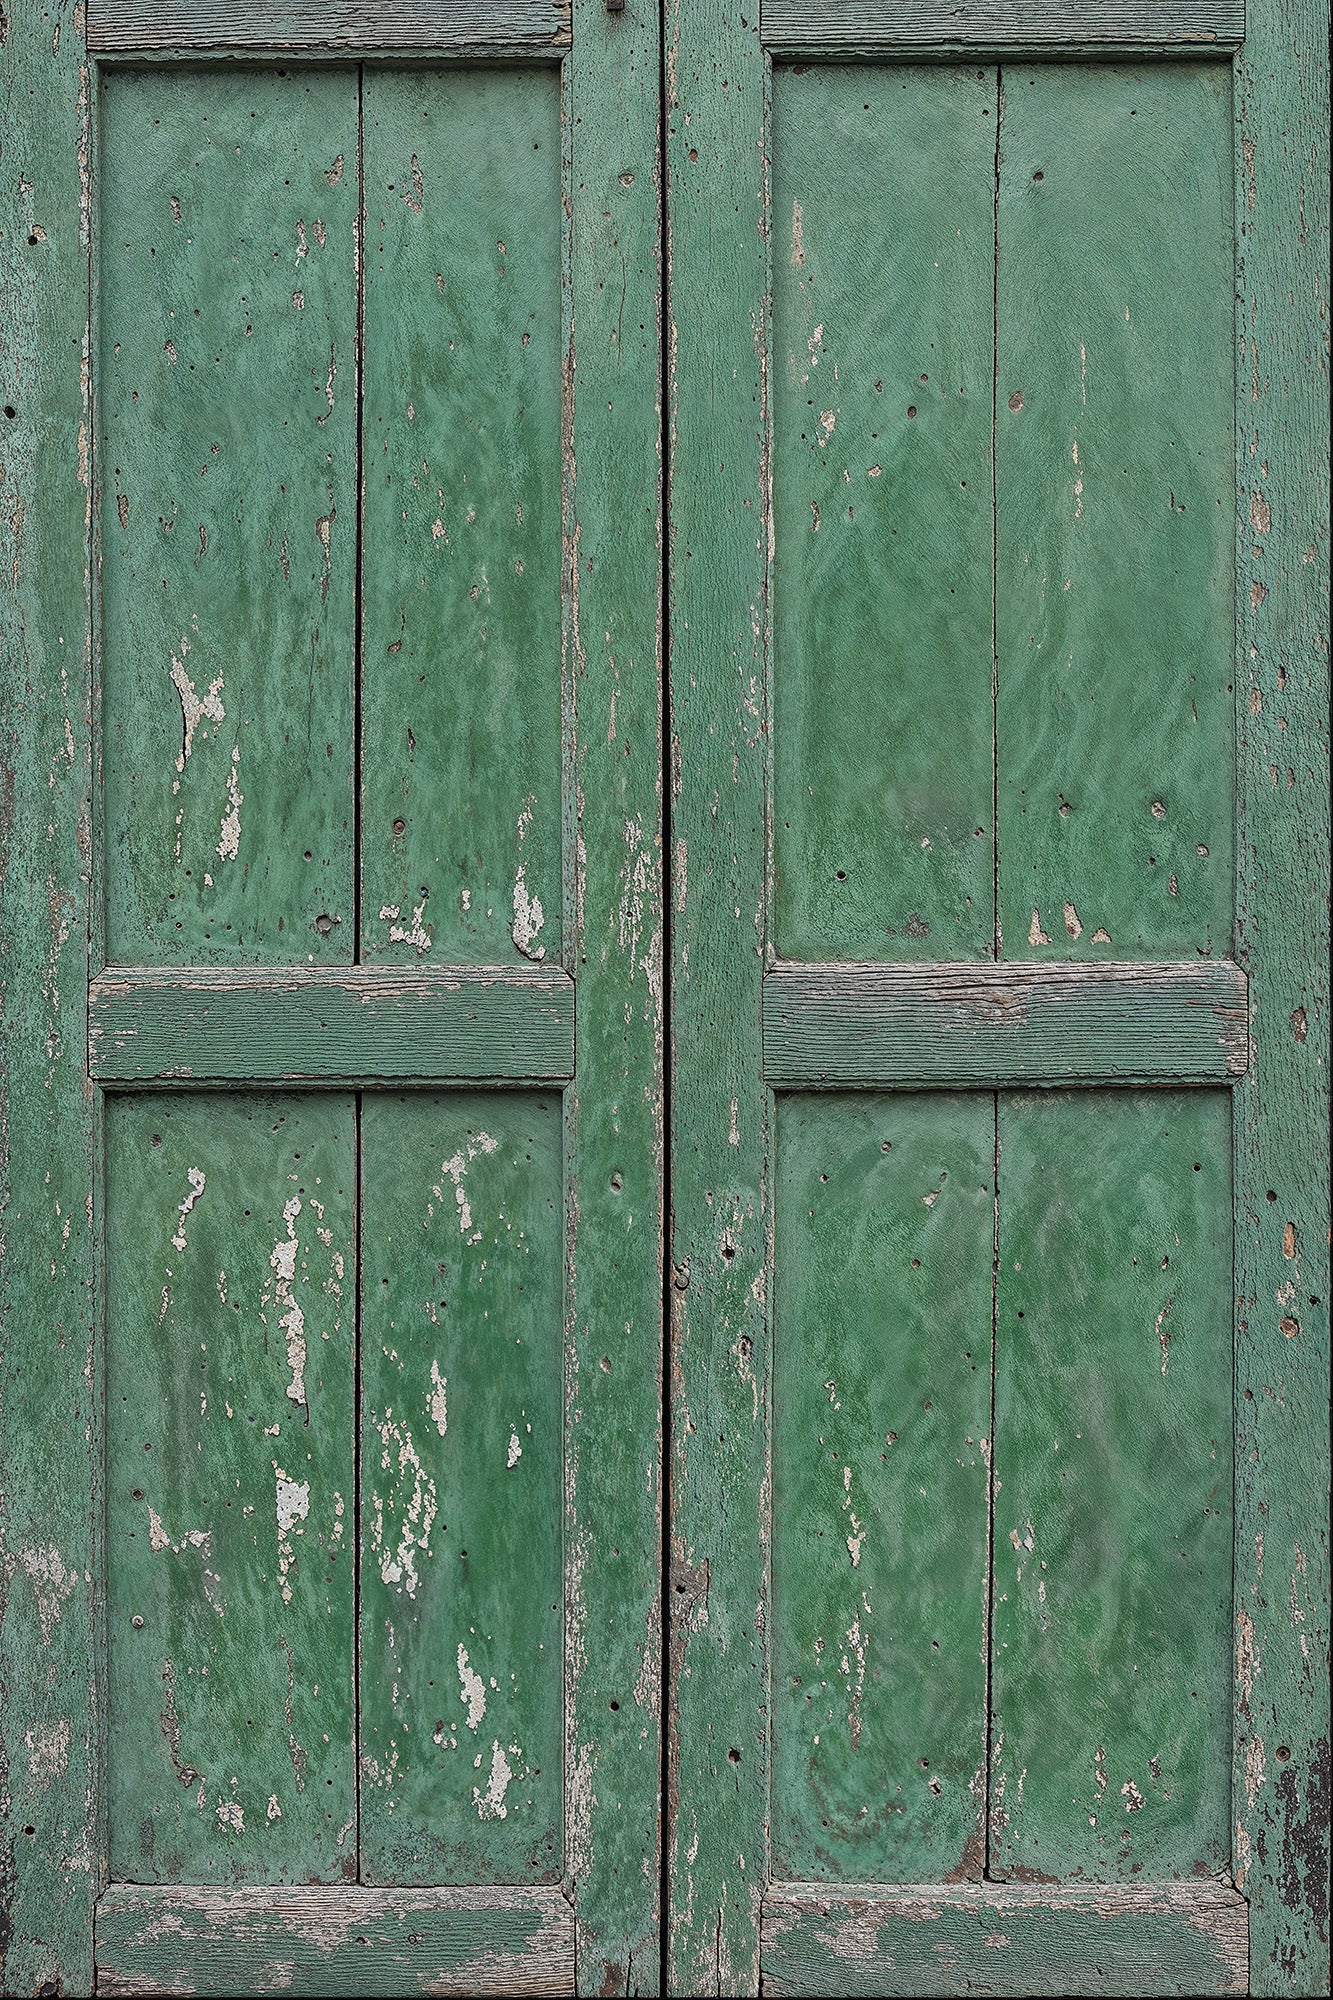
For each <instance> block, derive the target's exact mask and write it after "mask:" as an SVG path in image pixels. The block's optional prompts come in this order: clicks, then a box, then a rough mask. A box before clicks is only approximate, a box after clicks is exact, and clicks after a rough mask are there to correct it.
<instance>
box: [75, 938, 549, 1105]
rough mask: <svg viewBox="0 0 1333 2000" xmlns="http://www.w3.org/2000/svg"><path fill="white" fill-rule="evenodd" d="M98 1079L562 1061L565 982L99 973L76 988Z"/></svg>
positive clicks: (476, 970) (507, 974)
mask: <svg viewBox="0 0 1333 2000" xmlns="http://www.w3.org/2000/svg"><path fill="white" fill-rule="evenodd" d="M89 1010H90V1011H89V1030H88V1061H89V1068H90V1071H91V1073H92V1075H93V1076H95V1077H96V1078H97V1080H98V1081H99V1082H100V1083H104V1084H107V1083H117V1084H125V1083H145V1082H151V1081H154V1080H157V1079H163V1078H168V1077H170V1078H176V1079H179V1080H181V1081H189V1082H193V1083H226V1082H242V1081H245V1080H250V1081H256V1082H281V1081H295V1080H298V1079H299V1080H301V1081H306V1082H312V1083H320V1082H322V1083H337V1082H339V1081H348V1080H351V1081H357V1080H359V1079H363V1078H364V1079H365V1080H366V1081H372V1080H375V1079H381V1080H385V1081H394V1082H399V1081H406V1080H409V1079H413V1078H415V1079H419V1080H420V1081H422V1082H443V1081H444V1080H445V1079H446V1078H450V1077H457V1078H460V1079H464V1078H466V1079H473V1078H477V1079H480V1078H484V1077H497V1078H498V1077H510V1078H514V1079H515V1080H520V1079H522V1080H527V1079H531V1080H533V1081H538V1082H544V1081H546V1080H547V1079H551V1078H558V1077H568V1076H572V1075H573V1073H574V982H573V980H572V979H571V978H570V976H569V974H568V973H567V972H562V971H560V970H559V969H558V968H557V967H554V966H552V967H550V968H547V967H545V966H542V967H538V966H530V967H522V968H520V969H517V970H506V969H502V968H500V967H475V966H459V967H454V968H451V969H450V970H449V971H448V972H446V971H444V970H443V968H441V969H440V970H438V971H431V972H417V971H414V970H407V969H404V970H402V971H399V970H398V969H396V968H394V969H389V968H387V967H383V968H381V967H373V966H367V967H359V966H358V967H356V968H355V969H353V968H348V970H346V971H345V972H343V973H340V974H334V975H333V976H330V975H328V974H326V973H320V972H307V971H301V970H293V971H291V972H286V971H264V972H258V971H256V972H236V973H226V972H221V971H219V972H207V971H198V970H194V969H183V970H182V971H180V972H160V971H155V970H153V969H152V968H142V969H136V970H132V971H131V970H125V971H114V972H107V973H104V974H103V975H102V977H101V978H100V979H97V980H95V981H94V982H93V984H92V987H91V989H90V995H89Z"/></svg>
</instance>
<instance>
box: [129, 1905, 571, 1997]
mask: <svg viewBox="0 0 1333 2000" xmlns="http://www.w3.org/2000/svg"><path fill="white" fill-rule="evenodd" d="M95 1921H96V1964H97V1990H98V1992H99V1993H208V1994H243V1993H257V1992H269V1991H273V1990H285V1991H289V1992H298V1993H299V1992H305V1993H311V1994H314V1993H323V1992H328V1991H330V1990H336V1991H338V1992H346V1993H350V1992H355V1991H359V1992H362V1993H365V1994H367V1995H374V1994H386V1995H388V1994H405V1993H433V1994H444V1995H465V1994H489V1993H496V1994H517V1995H524V1994H563V1993H572V1992H573V1991H574V1913H573V1910H572V1908H571V1907H570V1905H569V1903H568V1901H567V1900H566V1898H565V1897H564V1895H563V1894H562V1892H561V1891H560V1890H559V1889H555V1888H551V1889H542V1888H533V1889H513V1888H494V1889H491V1888H487V1889H363V1888H356V1887H353V1886H351V1885H345V1886H344V1885H338V1886H329V1887H324V1888H308V1889H280V1888H260V1889H185V1888H175V1887H151V1888H139V1887H133V1886H128V1885H126V1886H121V1885H113V1886H112V1887H110V1888H109V1889H107V1890H106V1891H105V1892H104V1893H103V1895H102V1897H101V1899H100V1901H99V1902H98V1905H97V1912H96V1920H95ZM279 1975H281V1986H280V1988H279V1985H278V1978H279ZM330 1976H334V1977H336V1981H337V1984H336V1986H335V1987H332V1988H331V1987H330V1986H329V1985H328V1984H326V1983H325V1982H326V1981H327V1980H328V1978H329V1977H330Z"/></svg>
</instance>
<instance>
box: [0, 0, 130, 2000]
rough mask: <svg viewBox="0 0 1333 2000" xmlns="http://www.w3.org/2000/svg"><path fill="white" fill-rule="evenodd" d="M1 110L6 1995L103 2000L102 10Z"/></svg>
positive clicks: (60, 23) (61, 24)
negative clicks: (94, 205) (91, 680)
mask: <svg viewBox="0 0 1333 2000" xmlns="http://www.w3.org/2000/svg"><path fill="white" fill-rule="evenodd" d="M0 99H2V101H3V103H4V107H5V110H4V136H3V140H2V141H0V163H2V170H3V177H4V186H5V189H6V200H5V208H4V216H3V220H2V221H0V270H2V271H3V282H2V283H0V524H2V525H0V1008H2V1009H3V1039H4V1063H3V1067H2V1069H0V1454H2V1455H3V1462H4V1480H3V1487H2V1488H0V1988H3V1990H4V1991H5V1992H8V1993H36V1992H40V1991H41V1990H42V1989H43V1988H44V1987H45V1988H46V1990H48V1991H50V1992H56V1991H65V1992H87V1991H89V1990H90V1988H91V1982H92V1906H93V1899H94V1897H95V1896H96V1895H97V1893H98V1890H99V1889H100V1887H101V1885H102V1881H103V1879H104V1870H105V1855H104V1839H105V1820H104V1815H103V1809H102V1794H101V1758H100V1745H99V1743H98V1740H97V1731H98V1728H99V1723H100V1718H99V1708H98V1695H97V1689H96V1680H95V1676H96V1672H97V1668H98V1664H99V1635H100V1631H101V1614H100V1607H99V1606H98V1602H97V1588H98V1587H97V1586H96V1585H95V1584H94V1581H93V1579H94V1576H95V1574H96V1572H97V1567H98V1564H97V1554H96V1552H97V1545H98V1539H99V1538H98V1534H97V1528H96V1520H97V1505H98V1495H97V1490H96V1483H97V1475H96V1464H97V1452H98V1439H99V1431H98V1417H97V1412H96V1409H95V1408H94V1404H93V1397H94V1384H95V1383H96V1380H97V1358H96V1353H95V1348H94V1330H93V1310H92V1307H93V1302H92V1294H91V1281H92V1243H91V1235H92V1216H91V1212H90V1205H89V1193H90V1189H91V1164H92V1163H91V1152H92V1142H91V1122H92V1121H91V1108H92V1107H91V1101H90V1098H89V1093H88V1087H87V1082H86V1078H85V1075H84V1057H85V1049H86V1020H87V972H88V847H89V816H88V806H89V736H88V698H89V697H88V670H89V657H88V646H89V570H88V517H89V506H90V483H89V482H90V466H89V434H90V411H89V406H88V397H89V380H88V365H87V364H88V348H87V325H88V199H89V182H88V149H89V129H88V127H89V112H88V70H87V63H86V56H85V46H84V17H83V9H82V7H80V6H74V5H69V4H66V0H51V4H47V5H40V4H34V5H30V6H25V7H23V8H21V9H19V8H15V9H10V10H8V11H7V14H6V19H5V32H4V34H3V36H0Z"/></svg>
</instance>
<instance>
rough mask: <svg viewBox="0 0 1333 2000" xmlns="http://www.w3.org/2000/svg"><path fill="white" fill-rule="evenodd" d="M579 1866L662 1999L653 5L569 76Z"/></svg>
mask: <svg viewBox="0 0 1333 2000" xmlns="http://www.w3.org/2000/svg"><path fill="white" fill-rule="evenodd" d="M564 75H565V98H564V120H565V161H566V168H565V170H566V173H567V175H568V182H567V187H568V200H569V227H568V235H567V239H566V244H567V255H568V260H569V261H568V291H567V297H566V322H565V339H566V348H565V395H566V405H565V424H566V433H565V462H564V476H565V519H564V527H565V563H566V570H565V575H566V591H567V596H566V610H565V630H564V644H565V703H566V711H565V729H566V766H565V828H564V853H565V870H566V873H565V896H566V903H565V914H564V936H565V940H566V954H567V955H566V963H567V964H568V965H569V966H570V967H571V968H572V970H573V972H574V976H575V980H576V983H577V987H578V1004H579V1009H580V1020H581V1022H582V1023H583V1024H584V1027H583V1029H582V1030H581V1031H580V1036H579V1049H578V1066H577V1070H576V1074H575V1080H574V1086H573V1088H572V1089H571V1090H569V1091H567V1092H566V1094H565V1110H566V1128H565V1158H566V1163H567V1176H568V1180H567V1208H566V1228H567V1237H566V1257H567V1272H568V1284H567V1289H566V1294H565V1394H566V1404H565V1517H564V1523H565V1525H564V1532H565V1645H566V1660H567V1668H566V1672H567V1679H566V1716H565V1786H566V1819H565V1868H566V1880H567V1882H568V1884H569V1887H570V1891H571V1894H572V1896H573V1898H574V1902H575V1908H576V1911H577V1920H576V1927H577V1928H576V1935H577V1947H576V1949H577V1960H578V1981H579V1987H580V1990H581V1991H583V1992H587V1993H596V1992H600V1991H605V1992H608V1993H620V1994H627V1995H628V1994H649V1993H657V1992H658V1991H659V1990H660V1986H661V1978H662V1956H661V1932H660V1928H659V1926H660V1921H661V1915H660V1907H659V1903H660V1884H661V1871H660V1858H661V1851H662V1828H663V1806H662V1727H661V1724H662V1698H663V1697H662V1686H663V1672H662V1650H663V1637H662V1625H663V1611H662V1598H663V1579H662V1477H663V1447H662V1377H663V1326H662V1256H663V1246H664V1237H665V1214H664V1210H665V1199H666V1196H665V1188H664V1185H663V1151H664V1129H663V1128H664V1120H665V1115H666V1113H665V1098H664V1078H663V1040H664V1001H663V960H664V954H665V938H664V931H665V924H666V911H665V907H664V900H663V852H662V831H663V824H662V821H663V797H662V788H663V766H664V762H665V743H664V730H663V723H664V700H663V695H664V689H663V681H662V676H663V651H664V633H663V619H664V616H665V610H664V605H663V595H662V536H663V514H664V495H663V484H662V463H663V460H662V454H663V442H662V425H663V410H662V400H661V398H662V309H663V307H662V291H663V271H662V247H663V246H662V159H661V133H662V119H661V110H662V99H661V12H660V8H659V6H658V0H628V4H627V5H626V6H625V8H624V9H623V10H621V11H620V12H618V13H608V12H607V10H606V6H605V4H604V0H575V31H574V43H573V49H572V51H571V53H570V55H569V57H568V59H567V61H566V63H565V67H564Z"/></svg>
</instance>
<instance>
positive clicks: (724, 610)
mask: <svg viewBox="0 0 1333 2000" xmlns="http://www.w3.org/2000/svg"><path fill="white" fill-rule="evenodd" d="M666 89H667V101H666V130H667V139H666V144H667V211H668V223H669V235H668V260H669V269H668V291H667V296H668V311H669V314H670V320H669V328H668V354H669V357H670V369H669V377H668V384H667V388H668V395H669V398H670V403H669V410H668V412H667V426H668V436H669V440H670V449H669V459H668V468H669V518H670V521H671V577H670V591H671V735H672V761H673V771H672V807H671V853H672V863H673V894H672V899H671V901H672V917H671V981H672V1013H671V1036H672V1053H671V1060H672V1065H673V1077H674V1105H673V1109H672V1114H671V1116H672V1141H671V1146H672V1153H671V1157H672V1163H673V1166H672V1171H673V1187H672V1247H671V1264H672V1267H673V1268H672V1278H671V1287H672V1289H671V1294H670V1301H671V1306H672V1313H671V1336H670V1340H671V1347H670V1356H671V1381H670V1389H669V1398H670V1438H671V1445H670V1449H671V1460H670V1475H669V1476H670V1495H671V1502H670V1515H671V1519H670V1534H671V1568H670V1574H669V1580H668V1603H669V1605H670V1611H671V1637H670V1645H669V1663H670V1675H671V1687H670V1709H669V1714H668V1728H667V1759H668V1771H667V1799H666V1811H667V1840H668V1849H669V1864H668V1865H669V1880H670V1894H671V1912H670V1918H669V1935H668V1946H667V1984H668V1989H669V1990H670V1991H672V1992H675V1993H690V1994H701V1995H702V1994H723V1993H755V1992H757V1991H758V1984H759V1902H760V1898H761V1896H762V1894H763V1888H764V1884H765V1882H766V1880H767V1878H768V1872H769V1857H768V1793H769V1775H768V1754H769V1753H768V1716H767V1704H768V1664H767V1651H768V1646H767V1625H768V1611H767V1595H768V1593H767V1564H768V1539H769V1506H768V1477H767V1474H768V1450H767V1431H768V1420H769V1381H768V1375H769V1348H768V1336H767V1317H768V1314H767V1283H768V1272H767V1262H768V1255H767V1237H768V1232H769V1210H768V1189H767V1158H766V1155H767V1146H768V1104H767V1100H766V1095H765V1090H764V1082H763V1065H762V1047H761V1024H760V1010H761V992H760V988H761V978H762V970H763V956H762V954H763V950H764V910H765V886H764V867H765V786H766V773H765V766H766V761H767V756H766V751H767V730H766V713H767V700H766V689H765V671H766V658H767V627H768V527H767V519H766V512H767V506H768V469H769V468H768V441H767V439H768V420H769V403H768V393H769V392H768V375H767V359H766V354H767V347H768V325H767V318H768V291H769V285H768V272H767V268H766V266H767V257H766V230H767V196H768V188H767V161H766V154H765V148H766V135H765V115H764V114H765V103H764V99H765V65H764V55H763V50H762V48H761V47H760V43H759V34H758V22H757V20H756V18H755V16H754V13H753V10H751V12H750V14H749V15H748V16H746V15H743V14H741V13H740V12H739V11H738V10H737V9H735V8H734V7H732V6H730V5H727V4H724V0H669V4H668V7H667V25H666Z"/></svg>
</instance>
